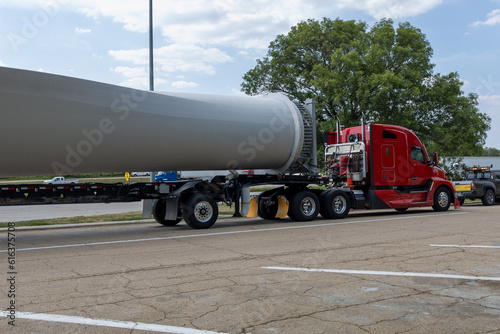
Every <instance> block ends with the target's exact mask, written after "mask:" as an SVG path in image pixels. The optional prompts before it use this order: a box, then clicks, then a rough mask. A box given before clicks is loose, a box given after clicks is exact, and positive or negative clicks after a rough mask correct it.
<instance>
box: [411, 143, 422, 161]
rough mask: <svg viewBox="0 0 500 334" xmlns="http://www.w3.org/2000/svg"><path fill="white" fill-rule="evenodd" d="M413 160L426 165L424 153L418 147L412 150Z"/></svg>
mask: <svg viewBox="0 0 500 334" xmlns="http://www.w3.org/2000/svg"><path fill="white" fill-rule="evenodd" d="M411 158H412V160H416V161H418V162H420V163H421V164H423V165H425V158H424V151H423V150H422V148H420V147H418V146H412V148H411Z"/></svg>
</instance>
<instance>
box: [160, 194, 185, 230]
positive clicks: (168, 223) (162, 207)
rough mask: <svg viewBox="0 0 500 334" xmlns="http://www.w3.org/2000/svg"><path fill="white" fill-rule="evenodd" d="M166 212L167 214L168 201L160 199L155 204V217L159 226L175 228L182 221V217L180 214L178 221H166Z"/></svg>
mask: <svg viewBox="0 0 500 334" xmlns="http://www.w3.org/2000/svg"><path fill="white" fill-rule="evenodd" d="M166 212H167V201H166V200H164V199H160V200H156V201H155V202H154V203H153V217H154V219H155V220H156V221H157V222H158V223H159V224H162V225H164V226H175V225H177V224H178V223H179V222H180V221H181V220H182V216H181V215H180V214H179V213H180V212H178V213H177V219H176V220H166V219H165V213H166Z"/></svg>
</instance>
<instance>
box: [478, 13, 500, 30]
mask: <svg viewBox="0 0 500 334" xmlns="http://www.w3.org/2000/svg"><path fill="white" fill-rule="evenodd" d="M486 18H487V19H486V20H485V21H476V22H474V23H472V24H471V26H473V27H477V26H494V25H497V24H500V9H495V10H493V11H491V12H490V13H488V15H486Z"/></svg>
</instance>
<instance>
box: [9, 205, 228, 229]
mask: <svg viewBox="0 0 500 334" xmlns="http://www.w3.org/2000/svg"><path fill="white" fill-rule="evenodd" d="M233 214H234V205H233V206H232V207H228V206H227V205H225V204H219V215H233ZM125 220H137V221H139V220H144V218H142V211H134V212H126V213H116V214H107V215H96V216H77V217H64V218H53V219H40V220H24V221H18V222H15V225H16V227H19V226H44V225H64V224H83V223H100V222H115V221H125ZM8 226H9V223H0V228H2V227H8Z"/></svg>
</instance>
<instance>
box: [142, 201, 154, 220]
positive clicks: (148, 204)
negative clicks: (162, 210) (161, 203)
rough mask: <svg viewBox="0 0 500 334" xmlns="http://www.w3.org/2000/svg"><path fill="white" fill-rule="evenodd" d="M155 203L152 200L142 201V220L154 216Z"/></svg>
mask: <svg viewBox="0 0 500 334" xmlns="http://www.w3.org/2000/svg"><path fill="white" fill-rule="evenodd" d="M153 201H154V200H152V199H144V200H142V218H151V215H152V214H153Z"/></svg>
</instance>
